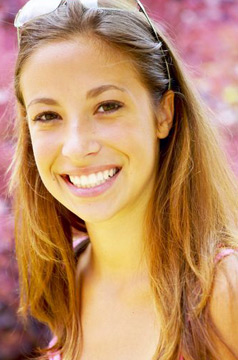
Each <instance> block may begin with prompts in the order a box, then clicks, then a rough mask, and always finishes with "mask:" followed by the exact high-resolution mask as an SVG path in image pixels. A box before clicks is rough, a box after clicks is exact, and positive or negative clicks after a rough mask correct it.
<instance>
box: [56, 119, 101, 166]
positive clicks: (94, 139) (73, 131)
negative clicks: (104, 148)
mask: <svg viewBox="0 0 238 360" xmlns="http://www.w3.org/2000/svg"><path fill="white" fill-rule="evenodd" d="M89 123H90V121H89ZM100 149H101V144H100V141H99V139H98V134H97V132H96V131H95V129H94V128H93V126H92V125H90V124H87V123H86V122H85V123H80V122H79V121H77V123H76V124H74V125H70V126H69V127H68V129H67V130H66V131H65V134H64V142H63V145H62V155H63V156H64V157H67V158H69V159H70V160H71V161H72V162H74V163H78V162H79V161H80V160H82V159H85V158H86V157H88V156H90V155H95V154H97V153H98V152H99V151H100Z"/></svg>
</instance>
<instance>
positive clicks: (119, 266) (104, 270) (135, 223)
mask: <svg viewBox="0 0 238 360" xmlns="http://www.w3.org/2000/svg"><path fill="white" fill-rule="evenodd" d="M141 210H142V209H139V208H137V209H135V211H132V212H130V214H129V215H128V214H127V215H125V216H124V217H123V218H122V217H116V218H113V219H111V220H110V221H108V220H107V221H105V222H103V223H97V224H92V223H87V230H88V234H89V237H90V241H91V244H92V251H91V267H92V270H93V273H94V274H96V275H97V276H99V277H100V278H108V279H110V278H111V279H115V278H117V279H119V278H121V279H129V278H131V277H134V276H137V275H140V274H141V275H142V274H143V276H145V274H147V270H146V263H145V256H144V251H143V245H144V242H143V237H144V232H143V230H144V214H145V212H144V211H141Z"/></svg>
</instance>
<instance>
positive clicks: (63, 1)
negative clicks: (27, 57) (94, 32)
mask: <svg viewBox="0 0 238 360" xmlns="http://www.w3.org/2000/svg"><path fill="white" fill-rule="evenodd" d="M79 1H80V2H81V4H82V5H83V6H84V7H85V8H88V9H92V8H96V9H105V10H123V9H121V8H120V7H116V4H117V3H118V4H119V3H120V2H121V1H120V2H119V1H115V0H114V1H110V0H109V1H108V0H79ZM67 2H68V0H43V1H42V0H29V1H28V2H27V3H26V4H25V5H24V6H23V7H22V8H21V9H20V10H19V12H18V13H17V15H16V18H15V21H14V26H15V27H16V28H17V37H18V44H19V46H20V42H21V28H22V27H23V26H24V25H26V24H27V23H28V22H30V21H31V20H33V19H36V18H38V17H41V16H43V15H47V14H50V13H52V12H54V11H55V10H57V9H58V8H59V7H60V6H63V5H67ZM124 3H125V5H128V10H130V11H133V10H134V11H140V12H141V13H143V14H144V16H145V17H146V19H147V21H148V23H149V25H150V27H151V30H152V33H153V35H154V37H155V39H156V41H158V43H159V45H160V47H161V52H162V53H163V55H164V58H165V64H166V68H167V73H168V78H169V86H168V90H170V88H171V78H170V71H169V65H168V62H167V60H166V57H165V54H164V51H163V49H162V45H163V44H162V41H161V40H160V38H159V35H158V33H157V31H156V29H155V27H154V25H153V23H152V22H151V20H150V18H149V16H148V14H147V12H146V10H145V7H144V6H143V4H142V3H141V2H140V1H139V0H129V1H125V2H124Z"/></svg>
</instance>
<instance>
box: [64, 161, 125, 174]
mask: <svg viewBox="0 0 238 360" xmlns="http://www.w3.org/2000/svg"><path fill="white" fill-rule="evenodd" d="M115 168H117V169H121V166H118V165H115V164H109V165H100V166H91V167H82V168H77V169H71V170H70V169H69V170H67V171H65V172H64V173H62V174H61V176H82V175H90V174H95V173H98V172H100V171H105V170H110V169H115Z"/></svg>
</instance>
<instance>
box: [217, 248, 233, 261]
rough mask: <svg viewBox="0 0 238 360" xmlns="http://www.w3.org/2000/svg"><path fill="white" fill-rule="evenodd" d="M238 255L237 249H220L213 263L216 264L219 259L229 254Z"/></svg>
mask: <svg viewBox="0 0 238 360" xmlns="http://www.w3.org/2000/svg"><path fill="white" fill-rule="evenodd" d="M235 253H238V249H222V250H221V251H220V252H219V253H218V254H217V256H216V258H215V262H216V263H218V261H220V260H221V259H223V258H224V257H226V256H228V255H230V254H235Z"/></svg>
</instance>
